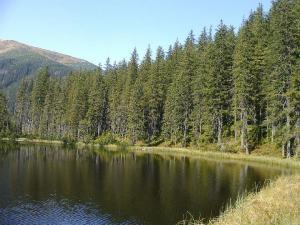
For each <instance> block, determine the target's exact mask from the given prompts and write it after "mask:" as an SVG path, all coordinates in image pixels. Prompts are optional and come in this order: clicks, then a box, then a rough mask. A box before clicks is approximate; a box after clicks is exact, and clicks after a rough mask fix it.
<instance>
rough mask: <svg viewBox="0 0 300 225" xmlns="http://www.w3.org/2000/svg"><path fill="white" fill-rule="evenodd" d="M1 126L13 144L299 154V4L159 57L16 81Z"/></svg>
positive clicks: (281, 1) (258, 14) (279, 5)
mask: <svg viewBox="0 0 300 225" xmlns="http://www.w3.org/2000/svg"><path fill="white" fill-rule="evenodd" d="M0 101H1V104H0V105H1V107H2V108H3V106H5V99H4V96H2V95H1V96H0ZM2 108H1V109H0V116H1V124H0V130H2V131H3V130H5V129H9V127H10V126H11V125H9V124H10V122H9V121H8V113H7V110H6V108H5V107H4V108H3V109H2ZM11 117H12V118H13V119H12V120H13V121H14V124H15V130H16V132H17V133H18V135H25V136H26V135H27V136H32V137H39V138H44V139H60V140H62V139H64V140H73V141H84V142H89V141H92V140H95V139H97V138H99V137H103V136H106V137H107V136H113V137H114V138H116V139H118V140H124V141H127V142H130V143H132V144H136V143H145V144H149V145H154V144H158V143H166V144H167V145H170V146H171V145H173V146H183V147H186V146H195V147H199V148H201V146H205V145H206V144H211V143H214V144H216V146H218V148H219V150H220V151H225V150H226V145H227V144H228V143H234V144H235V145H236V146H239V148H240V149H242V150H243V151H244V152H245V153H247V154H249V153H250V152H251V151H252V150H253V149H255V148H256V147H257V146H260V145H261V144H263V143H274V144H276V146H278V148H279V149H280V150H281V151H282V154H283V155H284V156H286V157H291V156H293V155H295V154H297V152H298V151H299V152H300V150H299V148H300V0H276V1H274V2H273V5H272V7H271V9H270V11H269V12H264V10H263V7H262V6H261V5H260V6H258V8H257V9H256V10H255V11H252V12H251V13H250V15H249V17H248V18H247V19H245V20H244V21H243V23H242V25H241V27H240V28H239V30H238V31H237V32H235V30H234V28H233V27H232V26H228V25H225V24H224V23H223V22H222V21H221V22H220V24H219V26H218V27H217V29H216V30H212V29H203V31H202V33H201V34H200V35H195V34H194V33H193V32H192V31H191V32H190V33H189V35H188V37H187V38H186V40H185V42H184V43H179V42H178V41H176V42H175V43H174V44H173V45H172V46H170V47H169V49H167V50H164V49H162V48H161V47H158V49H157V50H155V51H153V50H151V49H150V48H149V49H148V50H147V52H146V54H145V56H139V55H138V53H137V50H136V49H134V51H133V52H132V54H131V58H130V60H129V61H128V62H127V61H125V60H124V61H121V62H118V63H114V62H111V61H110V60H109V59H108V60H107V63H106V65H104V66H103V67H101V66H99V68H98V69H96V70H92V71H80V72H72V73H71V74H69V75H68V76H67V77H61V78H58V77H52V76H50V74H49V72H48V69H47V68H45V69H44V70H42V71H40V72H39V73H38V74H37V75H36V76H35V78H34V79H24V80H22V82H21V83H20V85H19V89H18V92H17V102H16V107H15V112H14V113H13V115H12V116H11ZM2 121H3V122H2Z"/></svg>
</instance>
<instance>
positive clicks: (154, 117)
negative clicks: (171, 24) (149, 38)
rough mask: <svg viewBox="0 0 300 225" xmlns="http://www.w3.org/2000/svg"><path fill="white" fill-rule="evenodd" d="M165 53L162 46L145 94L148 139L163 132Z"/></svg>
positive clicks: (158, 50)
mask: <svg viewBox="0 0 300 225" xmlns="http://www.w3.org/2000/svg"><path fill="white" fill-rule="evenodd" d="M164 58H165V55H164V51H163V49H162V48H161V47H158V49H157V52H156V58H155V62H154V63H153V66H152V71H151V73H150V77H149V79H148V82H147V85H146V90H145V95H146V99H147V105H148V107H147V122H146V123H147V126H148V127H147V136H148V141H151V140H153V139H155V138H157V137H158V136H159V135H160V132H161V126H162V118H163V108H164V101H165V96H166V88H167V84H166V73H165V60H164Z"/></svg>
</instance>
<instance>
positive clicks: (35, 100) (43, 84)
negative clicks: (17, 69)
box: [30, 68, 50, 135]
mask: <svg viewBox="0 0 300 225" xmlns="http://www.w3.org/2000/svg"><path fill="white" fill-rule="evenodd" d="M49 77H50V74H49V71H48V68H45V69H43V70H41V71H40V72H39V73H38V74H37V76H36V79H35V80H34V83H33V88H32V92H31V112H30V113H31V121H30V123H31V124H30V126H31V127H32V132H33V134H34V135H38V134H39V133H38V131H39V126H40V122H41V117H42V112H43V108H44V104H45V99H46V95H47V92H48V85H49Z"/></svg>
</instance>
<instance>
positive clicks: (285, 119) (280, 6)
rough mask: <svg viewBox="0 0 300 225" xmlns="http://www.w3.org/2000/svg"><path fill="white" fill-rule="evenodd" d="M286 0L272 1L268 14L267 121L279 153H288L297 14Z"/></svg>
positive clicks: (295, 56) (292, 111)
mask: <svg viewBox="0 0 300 225" xmlns="http://www.w3.org/2000/svg"><path fill="white" fill-rule="evenodd" d="M294 8H295V5H294V2H293V1H290V0H278V1H275V2H274V3H273V6H272V9H271V10H270V14H269V21H270V25H269V26H270V32H269V34H270V36H269V42H270V44H269V67H270V68H271V69H270V72H271V74H270V77H269V82H270V83H271V86H270V91H269V95H268V114H269V116H268V118H269V121H268V123H270V124H271V129H272V132H271V140H272V141H274V140H275V139H276V142H278V143H279V144H281V145H282V153H283V155H284V156H285V155H286V156H287V157H290V156H291V155H292V152H291V144H292V143H291V141H292V138H293V133H292V130H293V120H294V119H293V114H294V109H293V108H292V101H293V100H292V99H291V97H290V95H289V93H290V91H291V88H292V85H291V82H292V74H293V70H294V68H295V65H296V60H297V58H298V57H299V55H298V53H297V49H298V48H299V47H298V45H297V44H298V43H297V42H298V40H299V31H298V32H297V14H296V12H295V10H294Z"/></svg>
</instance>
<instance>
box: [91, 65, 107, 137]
mask: <svg viewBox="0 0 300 225" xmlns="http://www.w3.org/2000/svg"><path fill="white" fill-rule="evenodd" d="M90 79H91V86H90V88H89V93H88V111H87V115H86V119H87V121H88V124H89V133H90V134H91V135H92V137H93V138H95V137H96V136H99V135H101V134H102V133H103V132H104V131H105V129H106V127H107V118H106V115H107V104H108V103H107V87H106V84H105V82H104V80H103V77H102V71H101V70H100V69H98V70H96V71H95V72H93V74H92V75H91V78H90Z"/></svg>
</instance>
